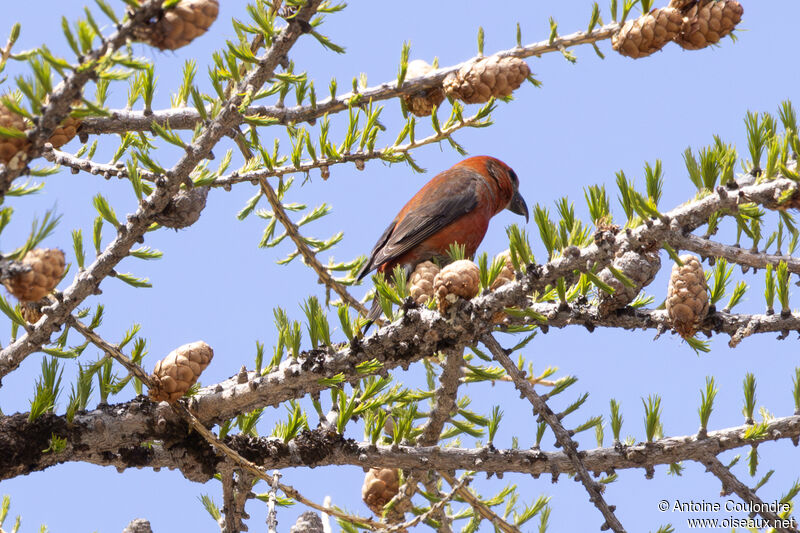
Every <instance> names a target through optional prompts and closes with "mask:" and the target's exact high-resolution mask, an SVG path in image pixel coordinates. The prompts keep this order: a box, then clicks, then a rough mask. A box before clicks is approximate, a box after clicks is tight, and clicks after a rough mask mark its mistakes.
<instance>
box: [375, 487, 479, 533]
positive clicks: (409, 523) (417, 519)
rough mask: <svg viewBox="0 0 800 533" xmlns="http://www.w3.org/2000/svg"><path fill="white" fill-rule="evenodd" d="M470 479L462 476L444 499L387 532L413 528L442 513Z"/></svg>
mask: <svg viewBox="0 0 800 533" xmlns="http://www.w3.org/2000/svg"><path fill="white" fill-rule="evenodd" d="M454 481H456V480H454ZM470 481H472V478H471V477H469V476H464V477H463V478H461V480H458V481H457V482H456V483H455V485H453V490H451V491H450V492H448V493H447V494H445V495H444V496H443V497H442V499H440V500H439V501H438V502H436V503H434V504H433V505H431V508H430V509H428V510H427V511H425V512H424V513H422V514H419V515H417V516H415V517H414V518H412V519H411V520H409V521H407V522H403V523H402V524H396V525H393V526H392V527H390V528H388V529H386V533H396V532H398V531H405V530H407V529H409V528H412V527H414V526H416V525H417V524H419V523H420V522H423V521H425V520H427V519H428V518H430V517H432V516H433V515H435V514H437V513H440V512H441V511H442V509H443V507H444V506H445V505H447V504H448V503H449V502H450V501H451V500H452V499H453V497H454V496H455V495H456V494H457V493H459V491H460V490H462V489H463V488H465V487H466V486H467V485H468V484H469V482H470ZM448 483H450V482H449V481H448ZM451 485H452V483H451Z"/></svg>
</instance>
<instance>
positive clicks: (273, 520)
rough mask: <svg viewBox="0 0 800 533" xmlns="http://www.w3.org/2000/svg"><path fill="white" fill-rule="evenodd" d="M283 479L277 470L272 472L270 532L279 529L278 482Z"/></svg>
mask: <svg viewBox="0 0 800 533" xmlns="http://www.w3.org/2000/svg"><path fill="white" fill-rule="evenodd" d="M280 479H281V473H280V472H278V471H277V470H276V471H275V472H273V473H272V482H271V483H270V487H269V501H268V502H267V509H268V510H267V530H268V531H269V533H277V531H278V511H277V510H276V509H275V503H276V501H277V493H278V482H279V481H280Z"/></svg>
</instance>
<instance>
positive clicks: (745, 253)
mask: <svg viewBox="0 0 800 533" xmlns="http://www.w3.org/2000/svg"><path fill="white" fill-rule="evenodd" d="M668 242H669V244H671V245H672V247H673V248H675V249H677V250H687V251H690V252H695V253H697V254H700V255H702V256H705V257H715V258H724V259H726V260H727V261H728V262H729V263H736V264H737V265H743V266H748V267H752V268H766V267H767V265H772V266H774V267H777V266H778V264H780V263H781V262H784V263H786V267H787V270H788V271H789V272H793V273H795V274H800V259H798V258H796V257H792V256H789V255H775V254H768V253H766V252H754V251H752V250H747V249H745V248H740V247H738V246H730V245H726V244H721V243H718V242H715V241H712V240H710V239H706V238H703V237H698V236H697V235H692V234H688V235H684V234H682V233H677V234H675V235H673V236H671V237H670V238H669V239H668Z"/></svg>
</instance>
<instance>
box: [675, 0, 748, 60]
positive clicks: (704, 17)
mask: <svg viewBox="0 0 800 533" xmlns="http://www.w3.org/2000/svg"><path fill="white" fill-rule="evenodd" d="M743 13H744V8H743V7H742V4H740V3H739V2H737V1H736V0H700V1H699V2H697V3H695V4H694V5H692V6H691V7H690V8H689V9H688V10H686V11H685V12H684V19H683V25H682V26H681V31H680V33H679V34H678V35H677V36H676V37H675V42H676V43H678V44H679V45H680V46H681V48H684V49H686V50H700V49H701V48H705V47H706V46H709V45H712V44H716V43H718V42H719V41H720V39H722V38H723V37H725V36H726V35H728V34H729V33H730V32H732V31H733V29H734V28H735V27H736V25H737V24H739V21H741V20H742V14H743Z"/></svg>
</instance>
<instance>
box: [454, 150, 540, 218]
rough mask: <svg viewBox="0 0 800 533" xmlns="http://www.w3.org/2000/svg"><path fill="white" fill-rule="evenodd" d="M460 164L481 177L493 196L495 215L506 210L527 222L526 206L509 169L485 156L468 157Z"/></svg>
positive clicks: (513, 173)
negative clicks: (478, 173) (464, 164)
mask: <svg viewBox="0 0 800 533" xmlns="http://www.w3.org/2000/svg"><path fill="white" fill-rule="evenodd" d="M462 163H467V166H469V167H471V168H473V169H475V170H477V171H478V172H480V173H481V175H483V177H484V179H485V180H486V182H487V183H488V184H489V187H491V189H492V191H493V192H494V194H495V198H496V206H495V207H496V209H495V211H496V212H497V213H499V212H500V211H502V210H503V209H508V210H509V211H511V212H512V213H515V214H517V215H520V216H523V217H525V222H527V221H528V205H527V204H526V203H525V199H524V198H523V197H522V195H521V194H520V193H519V178H517V173H516V172H514V171H513V170H512V169H511V167H509V166H508V165H506V164H505V163H503V162H502V161H500V160H499V159H495V158H494V157H489V156H485V155H482V156H477V157H470V158H469V159H466V160H464V161H463V162H462Z"/></svg>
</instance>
